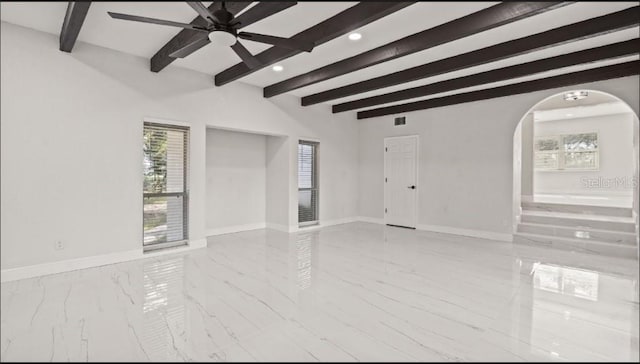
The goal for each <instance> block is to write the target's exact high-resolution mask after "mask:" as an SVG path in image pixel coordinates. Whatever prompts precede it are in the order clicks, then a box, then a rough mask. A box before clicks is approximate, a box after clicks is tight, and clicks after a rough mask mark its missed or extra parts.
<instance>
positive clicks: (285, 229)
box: [266, 222, 296, 233]
mask: <svg viewBox="0 0 640 364" xmlns="http://www.w3.org/2000/svg"><path fill="white" fill-rule="evenodd" d="M266 228H267V229H272V230H278V231H282V232H284V233H291V232H294V231H296V229H294V228H289V226H287V225H281V224H274V223H272V222H268V223H267V224H266Z"/></svg>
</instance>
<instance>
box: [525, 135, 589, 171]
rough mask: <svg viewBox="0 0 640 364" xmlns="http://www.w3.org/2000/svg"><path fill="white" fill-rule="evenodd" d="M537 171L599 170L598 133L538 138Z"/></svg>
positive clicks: (535, 157)
mask: <svg viewBox="0 0 640 364" xmlns="http://www.w3.org/2000/svg"><path fill="white" fill-rule="evenodd" d="M534 148H535V153H534V165H535V168H536V169H537V170H549V171H554V170H555V171H560V170H598V168H599V152H598V133H581V134H565V135H558V136H545V137H539V138H536V140H535V143H534Z"/></svg>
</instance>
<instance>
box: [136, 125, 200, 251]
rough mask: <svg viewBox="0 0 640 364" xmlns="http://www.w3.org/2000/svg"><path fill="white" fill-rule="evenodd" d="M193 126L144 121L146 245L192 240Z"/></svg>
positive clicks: (154, 245)
mask: <svg viewBox="0 0 640 364" xmlns="http://www.w3.org/2000/svg"><path fill="white" fill-rule="evenodd" d="M188 149H189V128H188V127H181V126H173V125H163V124H154V123H145V124H144V144H143V151H144V161H143V167H144V191H143V201H144V203H143V224H144V229H143V230H144V234H143V246H144V247H145V249H155V248H161V247H166V246H175V245H179V244H185V243H186V241H187V239H188V230H189V229H188V214H187V211H188V201H189V200H188V195H187V175H188Z"/></svg>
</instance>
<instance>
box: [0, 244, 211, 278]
mask: <svg viewBox="0 0 640 364" xmlns="http://www.w3.org/2000/svg"><path fill="white" fill-rule="evenodd" d="M206 247H207V239H197V240H191V241H189V243H188V245H186V246H181V247H176V248H168V249H159V250H152V251H149V252H143V251H142V247H140V249H134V250H127V251H122V252H116V253H109V254H101V255H93V256H90V257H83V258H76V259H66V260H61V261H57V262H50V263H42V264H34V265H29V266H25V267H19V268H10V269H3V270H1V271H0V282H9V281H17V280H19V279H26V278H33V277H40V276H46V275H50V274H56V273H64V272H71V271H74V270H79V269H86V268H93V267H100V266H103V265H109V264H116V263H122V262H128V261H131V260H136V259H143V258H150V257H157V256H161V255H167V254H175V253H181V252H185V251H189V250H194V249H200V248H206Z"/></svg>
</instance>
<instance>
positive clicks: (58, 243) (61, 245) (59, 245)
mask: <svg viewBox="0 0 640 364" xmlns="http://www.w3.org/2000/svg"><path fill="white" fill-rule="evenodd" d="M54 248H55V250H62V249H64V243H62V242H61V241H56V243H55V244H54Z"/></svg>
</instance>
